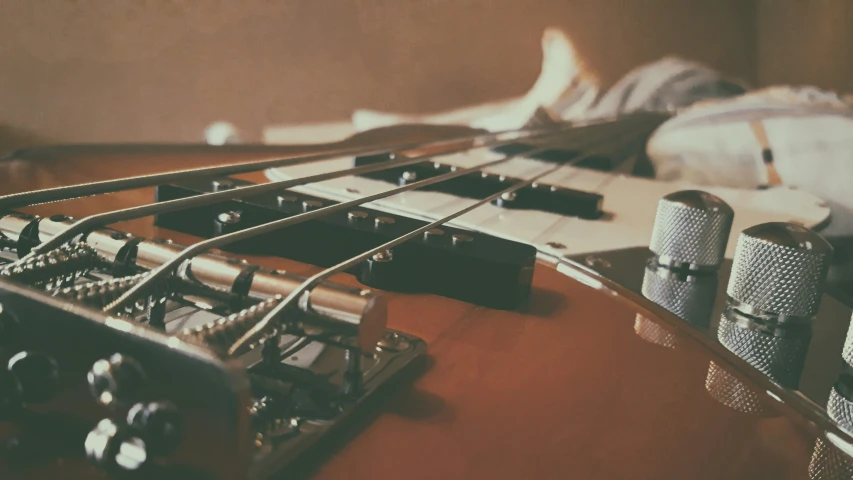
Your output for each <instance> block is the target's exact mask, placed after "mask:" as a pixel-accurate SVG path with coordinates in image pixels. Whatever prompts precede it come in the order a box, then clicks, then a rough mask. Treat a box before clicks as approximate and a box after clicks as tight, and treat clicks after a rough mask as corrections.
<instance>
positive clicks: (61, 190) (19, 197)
mask: <svg viewBox="0 0 853 480" xmlns="http://www.w3.org/2000/svg"><path fill="white" fill-rule="evenodd" d="M632 116H634V115H631V116H624V117H621V118H628V117H632ZM636 116H638V117H639V116H641V115H636ZM618 122H619V117H612V118H606V119H597V120H592V121H589V122H584V123H580V124H578V123H574V124H569V125H573V126H574V128H579V129H583V128H584V127H588V126H589V127H595V126H597V125H600V124H608V123H618ZM562 125H563V124H560V125H559V126H557V127H555V126H553V125H535V126H531V127H527V128H521V129H514V130H503V131H500V132H487V133H477V134H471V135H462V136H458V137H454V138H450V139H440V140H432V141H418V142H407V143H402V144H385V145H379V146H371V147H364V146H356V147H349V148H341V149H333V150H330V151H324V152H319V153H310V154H304V155H296V156H290V157H286V158H274V159H267V160H256V161H250V162H241V163H237V164H230V165H219V166H213V167H202V168H195V169H189V170H177V171H172V172H165V173H153V174H147V175H138V176H133V177H124V178H118V179H112V180H102V181H97V182H89V183H80V184H76V185H65V186H61V187H51V188H45V189H40V190H30V191H27V192H20V193H12V194H7V195H2V196H0V212H3V211H8V210H11V209H13V208H18V207H22V206H31V205H39V204H43V203H50V202H57V201H62V200H69V199H73V198H79V197H84V196H91V195H99V194H103V193H110V192H117V191H122V190H130V189H134V188H142V187H151V186H155V185H158V184H164V183H169V182H178V181H183V180H190V179H194V178H199V177H207V176H210V177H214V176H227V175H235V174H240V173H247V172H252V171H257V170H264V169H267V168H274V167H285V166H294V165H302V164H308V163H313V162H318V161H323V160H330V159H334V158H337V157H343V156H350V155H352V156H368V155H382V154H388V153H394V152H400V151H406V150H416V149H418V148H424V147H440V146H444V145H453V144H454V143H458V142H463V141H473V142H474V143H475V145H474V146H475V147H477V146H485V145H479V143H482V144H485V143H488V142H490V141H492V140H495V139H500V138H501V137H504V136H508V137H510V138H511V139H516V140H521V139H524V138H525V137H526V136H528V135H535V134H537V133H539V132H542V131H548V130H553V129H555V128H561V127H562Z"/></svg>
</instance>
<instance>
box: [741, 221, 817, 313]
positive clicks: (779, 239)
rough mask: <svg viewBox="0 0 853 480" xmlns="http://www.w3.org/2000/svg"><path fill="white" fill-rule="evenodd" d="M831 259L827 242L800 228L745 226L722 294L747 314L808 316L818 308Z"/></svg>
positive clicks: (768, 225) (773, 223) (779, 224)
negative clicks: (725, 290) (726, 295)
mask: <svg viewBox="0 0 853 480" xmlns="http://www.w3.org/2000/svg"><path fill="white" fill-rule="evenodd" d="M831 259H832V247H831V246H830V245H829V242H827V241H826V240H824V239H823V238H822V237H821V236H820V235H818V234H817V233H815V232H814V231H812V230H809V229H808V228H806V227H803V226H800V225H795V224H792V223H782V222H771V223H763V224H760V225H756V226H754V227H750V228H748V229H746V230H744V231H743V232H741V234H740V237H739V238H738V242H737V247H736V250H735V256H734V262H733V264H732V273H731V276H730V277H729V284H728V288H727V293H728V296H729V298H730V300H731V301H732V305H733V306H734V307H735V308H736V309H737V310H739V311H740V312H742V313H746V314H748V315H758V316H762V315H772V316H793V317H805V318H810V317H812V316H814V314H815V313H817V311H818V308H819V307H820V301H821V297H822V296H823V288H824V283H825V281H826V275H827V272H828V270H829V265H830V262H831Z"/></svg>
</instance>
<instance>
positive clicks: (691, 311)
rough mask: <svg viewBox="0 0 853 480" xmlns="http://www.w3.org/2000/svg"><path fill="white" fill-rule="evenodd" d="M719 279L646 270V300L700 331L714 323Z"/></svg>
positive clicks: (662, 270) (643, 286) (644, 283)
mask: <svg viewBox="0 0 853 480" xmlns="http://www.w3.org/2000/svg"><path fill="white" fill-rule="evenodd" d="M717 288H718V279H717V275H713V274H712V275H707V274H706V275H680V274H677V273H675V272H674V271H672V270H669V269H666V268H660V267H657V266H655V265H648V266H646V270H645V272H644V274H643V284H642V287H641V291H642V293H643V296H644V297H646V298H648V299H649V300H651V301H652V302H654V303H656V304H658V305H660V306H661V307H663V308H665V309H666V310H668V311H670V312H671V313H673V314H675V315H676V316H677V317H679V318H681V319H682V320H684V321H686V322H687V323H689V324H691V325H694V326H696V327H702V328H706V327H708V325H710V323H711V312H712V311H713V309H714V300H715V299H716V298H717Z"/></svg>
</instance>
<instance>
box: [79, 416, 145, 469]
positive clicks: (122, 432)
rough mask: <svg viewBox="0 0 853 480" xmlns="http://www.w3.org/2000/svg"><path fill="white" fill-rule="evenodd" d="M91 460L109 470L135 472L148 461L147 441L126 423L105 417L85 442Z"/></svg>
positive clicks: (87, 454)
mask: <svg viewBox="0 0 853 480" xmlns="http://www.w3.org/2000/svg"><path fill="white" fill-rule="evenodd" d="M84 447H85V450H86V456H87V457H88V458H89V461H91V462H92V463H94V464H95V465H97V466H99V467H101V468H103V469H104V470H106V471H107V472H121V471H126V472H133V471H137V470H139V469H140V468H142V467H143V466H144V465H145V463H146V462H147V461H148V448H147V446H146V445H145V442H144V441H143V440H142V439H141V438H139V437H138V436H137V435H135V434H134V432H133V430H132V429H131V428H129V427H127V426H126V425H119V424H116V423H115V422H113V421H112V420H110V419H109V418H105V419H103V420H101V421H100V422H98V425H96V426H95V428H94V429H92V431H91V432H89V435H87V436H86V441H85V443H84Z"/></svg>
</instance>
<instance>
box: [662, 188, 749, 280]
mask: <svg viewBox="0 0 853 480" xmlns="http://www.w3.org/2000/svg"><path fill="white" fill-rule="evenodd" d="M733 219H734V210H732V208H731V207H730V206H729V205H728V204H727V203H726V202H724V201H723V200H721V199H720V198H718V197H716V196H714V195H711V194H710V193H706V192H702V191H699V190H683V191H680V192H674V193H670V194H669V195H667V196H665V197H663V198H662V199H661V200H660V202H659V203H658V210H657V215H656V217H655V226H654V230H653V232H652V240H651V242H650V245H649V249H650V250H651V251H652V252H654V253H655V255H657V262H658V263H659V264H661V265H666V266H671V267H684V266H686V267H689V268H691V269H694V270H701V269H715V268H717V267H719V265H720V264H721V263H722V261H723V259H724V258H725V254H726V244H727V243H728V240H729V233H730V232H731V229H732V220H733Z"/></svg>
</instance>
